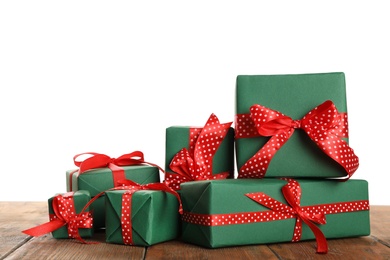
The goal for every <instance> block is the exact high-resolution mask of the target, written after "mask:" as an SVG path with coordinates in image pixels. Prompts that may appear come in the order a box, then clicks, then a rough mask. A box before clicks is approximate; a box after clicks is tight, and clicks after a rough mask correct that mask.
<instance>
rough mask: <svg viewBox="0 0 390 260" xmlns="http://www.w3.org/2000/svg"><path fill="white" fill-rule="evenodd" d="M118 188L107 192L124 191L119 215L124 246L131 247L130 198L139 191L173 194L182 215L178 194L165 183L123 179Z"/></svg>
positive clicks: (101, 193) (87, 205)
mask: <svg viewBox="0 0 390 260" xmlns="http://www.w3.org/2000/svg"><path fill="white" fill-rule="evenodd" d="M118 184H119V185H121V186H118V187H114V188H112V189H109V190H126V192H125V193H124V194H123V195H122V214H121V227H122V239H123V243H124V244H125V245H133V228H132V221H131V200H132V196H133V194H134V193H135V192H137V191H140V190H156V191H164V192H169V193H171V194H173V195H174V196H175V197H176V198H177V200H178V201H179V210H178V211H179V213H180V214H183V206H182V203H181V198H180V196H179V194H178V193H177V192H176V191H175V190H173V189H172V188H170V187H168V186H167V185H166V184H165V183H148V184H143V185H141V184H138V183H136V182H134V181H131V180H128V179H125V180H120V181H119V183H118ZM105 192H106V191H103V192H100V193H99V194H97V195H96V196H95V197H93V198H92V199H91V200H90V201H89V202H88V203H87V204H86V205H85V207H84V209H83V210H82V212H83V211H84V210H85V209H87V208H88V207H89V205H91V204H92V203H93V202H94V201H95V200H96V199H97V198H99V197H100V196H101V195H103V194H104V193H105Z"/></svg>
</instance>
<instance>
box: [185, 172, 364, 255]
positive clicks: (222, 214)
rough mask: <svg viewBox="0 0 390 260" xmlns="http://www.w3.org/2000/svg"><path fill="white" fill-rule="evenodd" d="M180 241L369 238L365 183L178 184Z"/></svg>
mask: <svg viewBox="0 0 390 260" xmlns="http://www.w3.org/2000/svg"><path fill="white" fill-rule="evenodd" d="M180 195H181V198H182V203H183V210H184V213H183V218H182V220H183V221H182V239H183V241H184V242H187V243H192V244H196V245H200V246H203V247H207V248H219V247H228V246H238V245H250V244H269V243H279V242H291V241H293V242H298V241H302V240H313V239H317V244H318V249H317V250H318V252H320V253H325V252H326V251H327V242H326V240H327V239H331V238H341V237H356V236H366V235H369V234H370V220H369V201H368V183H367V181H364V180H355V179H351V180H349V181H347V182H339V181H335V180H314V179H300V180H293V179H277V178H263V179H234V180H231V179H229V180H218V181H198V182H187V183H183V184H182V185H181V191H180Z"/></svg>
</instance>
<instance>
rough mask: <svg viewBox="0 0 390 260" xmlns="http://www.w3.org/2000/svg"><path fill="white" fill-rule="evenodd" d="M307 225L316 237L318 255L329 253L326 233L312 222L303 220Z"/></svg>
mask: <svg viewBox="0 0 390 260" xmlns="http://www.w3.org/2000/svg"><path fill="white" fill-rule="evenodd" d="M302 220H303V221H304V222H305V224H306V225H308V226H309V228H310V229H311V231H312V232H313V233H314V236H315V238H316V241H317V253H319V254H326V253H327V252H328V242H327V241H326V237H325V235H324V233H322V231H321V230H320V229H319V228H318V227H317V226H316V225H315V224H314V223H313V222H311V221H310V220H306V219H304V218H302Z"/></svg>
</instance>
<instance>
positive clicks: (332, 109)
mask: <svg viewBox="0 0 390 260" xmlns="http://www.w3.org/2000/svg"><path fill="white" fill-rule="evenodd" d="M250 118H251V122H250V124H247V127H246V128H245V129H242V124H241V125H239V127H240V130H238V133H236V136H237V138H244V137H252V136H255V135H261V136H270V137H271V138H270V139H269V140H268V142H267V143H266V144H265V145H264V146H263V147H262V148H261V149H260V150H259V151H258V152H257V153H256V154H255V155H254V156H252V158H250V159H249V160H248V161H247V162H246V163H245V164H244V165H243V166H242V167H241V168H240V170H239V172H238V177H237V178H263V177H264V176H265V174H266V171H267V169H268V166H269V164H270V162H271V160H272V158H273V156H274V155H275V154H276V152H277V151H278V150H279V149H280V148H281V147H282V146H283V145H284V144H285V143H286V142H287V140H288V139H289V138H290V137H291V135H292V134H293V133H294V130H295V129H297V128H300V129H302V130H303V131H305V132H306V133H307V135H308V136H309V137H310V139H311V140H312V141H314V142H315V143H316V144H317V146H318V147H319V148H320V149H321V150H322V151H323V152H324V153H325V154H326V155H327V156H329V157H330V158H332V159H333V160H335V161H336V162H337V163H338V164H340V165H341V166H342V167H343V168H344V170H345V171H346V172H347V174H348V176H347V178H346V179H344V180H347V179H349V178H350V177H351V176H352V175H353V173H354V172H355V171H356V170H357V168H358V167H359V159H358V157H357V156H356V155H355V153H354V151H353V149H352V148H350V147H349V145H348V144H347V142H346V141H344V140H343V139H341V137H348V129H347V118H346V114H345V113H339V112H338V111H337V109H336V106H335V105H334V104H333V102H332V101H330V100H327V101H325V102H324V103H322V104H321V105H319V106H317V107H316V108H314V109H313V110H311V111H310V112H309V113H307V114H306V115H305V116H304V117H303V118H302V119H301V120H293V119H292V118H290V117H288V116H285V115H283V114H282V113H280V112H278V111H275V110H272V109H269V108H266V107H264V106H261V105H253V106H252V107H251V108H250ZM238 120H239V121H244V119H243V115H238ZM246 122H248V121H246ZM253 127H255V128H253ZM254 129H256V130H254Z"/></svg>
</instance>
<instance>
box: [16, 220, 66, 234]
mask: <svg viewBox="0 0 390 260" xmlns="http://www.w3.org/2000/svg"><path fill="white" fill-rule="evenodd" d="M65 225H66V223H65V222H64V221H62V220H60V219H55V220H52V221H50V222H46V223H44V224H41V225H39V226H36V227H33V228H29V229H26V230H23V231H22V232H23V233H25V234H27V235H30V236H33V237H39V236H42V235H44V234H47V233H50V232H52V231H54V230H57V229H59V228H60V227H62V226H65Z"/></svg>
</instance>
